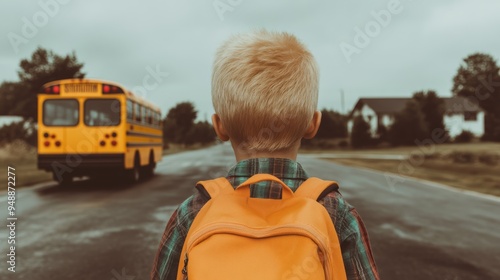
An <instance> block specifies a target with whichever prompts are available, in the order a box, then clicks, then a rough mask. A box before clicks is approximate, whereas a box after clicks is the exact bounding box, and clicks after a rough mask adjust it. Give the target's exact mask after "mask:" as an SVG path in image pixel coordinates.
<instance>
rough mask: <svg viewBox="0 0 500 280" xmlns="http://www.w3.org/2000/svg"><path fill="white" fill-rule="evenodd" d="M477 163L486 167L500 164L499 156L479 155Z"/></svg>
mask: <svg viewBox="0 0 500 280" xmlns="http://www.w3.org/2000/svg"><path fill="white" fill-rule="evenodd" d="M478 160H479V162H481V163H484V164H486V165H493V166H494V165H497V164H498V163H500V154H481V155H479V157H478Z"/></svg>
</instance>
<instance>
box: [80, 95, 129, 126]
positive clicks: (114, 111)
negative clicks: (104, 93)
mask: <svg viewBox="0 0 500 280" xmlns="http://www.w3.org/2000/svg"><path fill="white" fill-rule="evenodd" d="M119 124H120V101H119V100H118V99H88V100H86V101H85V125H88V126H116V125H119Z"/></svg>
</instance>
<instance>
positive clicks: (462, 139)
mask: <svg viewBox="0 0 500 280" xmlns="http://www.w3.org/2000/svg"><path fill="white" fill-rule="evenodd" d="M472 139H474V134H472V132H470V131H467V130H464V131H462V133H460V134H459V135H457V136H455V139H454V140H453V142H455V143H469V142H471V141H472Z"/></svg>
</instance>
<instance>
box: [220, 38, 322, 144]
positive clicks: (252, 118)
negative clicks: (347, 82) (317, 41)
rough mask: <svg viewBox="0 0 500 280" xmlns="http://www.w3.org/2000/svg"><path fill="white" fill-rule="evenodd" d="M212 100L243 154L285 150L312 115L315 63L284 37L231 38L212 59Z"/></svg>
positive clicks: (315, 96) (296, 43) (315, 91)
mask: <svg viewBox="0 0 500 280" xmlns="http://www.w3.org/2000/svg"><path fill="white" fill-rule="evenodd" d="M212 101H213V105H214V108H215V112H216V113H217V114H218V115H219V117H220V120H221V122H222V124H223V126H224V128H225V129H226V131H227V133H228V135H229V137H230V139H231V140H232V141H233V142H235V143H236V144H238V145H242V146H243V147H244V148H245V149H247V151H248V152H274V151H285V150H289V149H290V148H292V147H293V145H295V144H296V143H297V141H299V140H300V139H301V138H302V136H303V135H304V133H305V131H306V129H307V128H308V126H309V124H310V122H311V120H312V117H313V114H314V112H315V111H316V107H317V103H318V69H317V65H316V61H315V60H314V57H313V56H312V54H311V53H310V52H309V51H308V50H307V49H306V47H305V46H304V45H303V44H302V43H300V42H299V41H298V40H297V38H295V37H294V36H293V35H290V34H287V33H273V32H268V31H265V30H260V31H256V32H252V33H248V34H242V35H236V36H233V37H231V38H230V39H229V40H227V41H226V42H225V43H224V44H223V45H222V46H221V47H220V48H219V49H218V51H217V54H216V56H215V62H214V68H213V74H212Z"/></svg>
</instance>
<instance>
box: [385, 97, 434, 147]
mask: <svg viewBox="0 0 500 280" xmlns="http://www.w3.org/2000/svg"><path fill="white" fill-rule="evenodd" d="M428 134H429V131H428V129H427V125H426V124H425V116H424V114H423V113H422V111H421V109H420V106H419V104H418V103H417V101H415V100H411V101H408V103H406V106H405V108H404V109H403V111H401V112H399V113H397V114H396V115H395V117H394V123H393V124H392V125H391V127H390V128H389V141H390V142H391V144H392V145H395V146H398V145H415V141H416V140H421V139H424V138H426V137H427V135H428Z"/></svg>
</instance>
